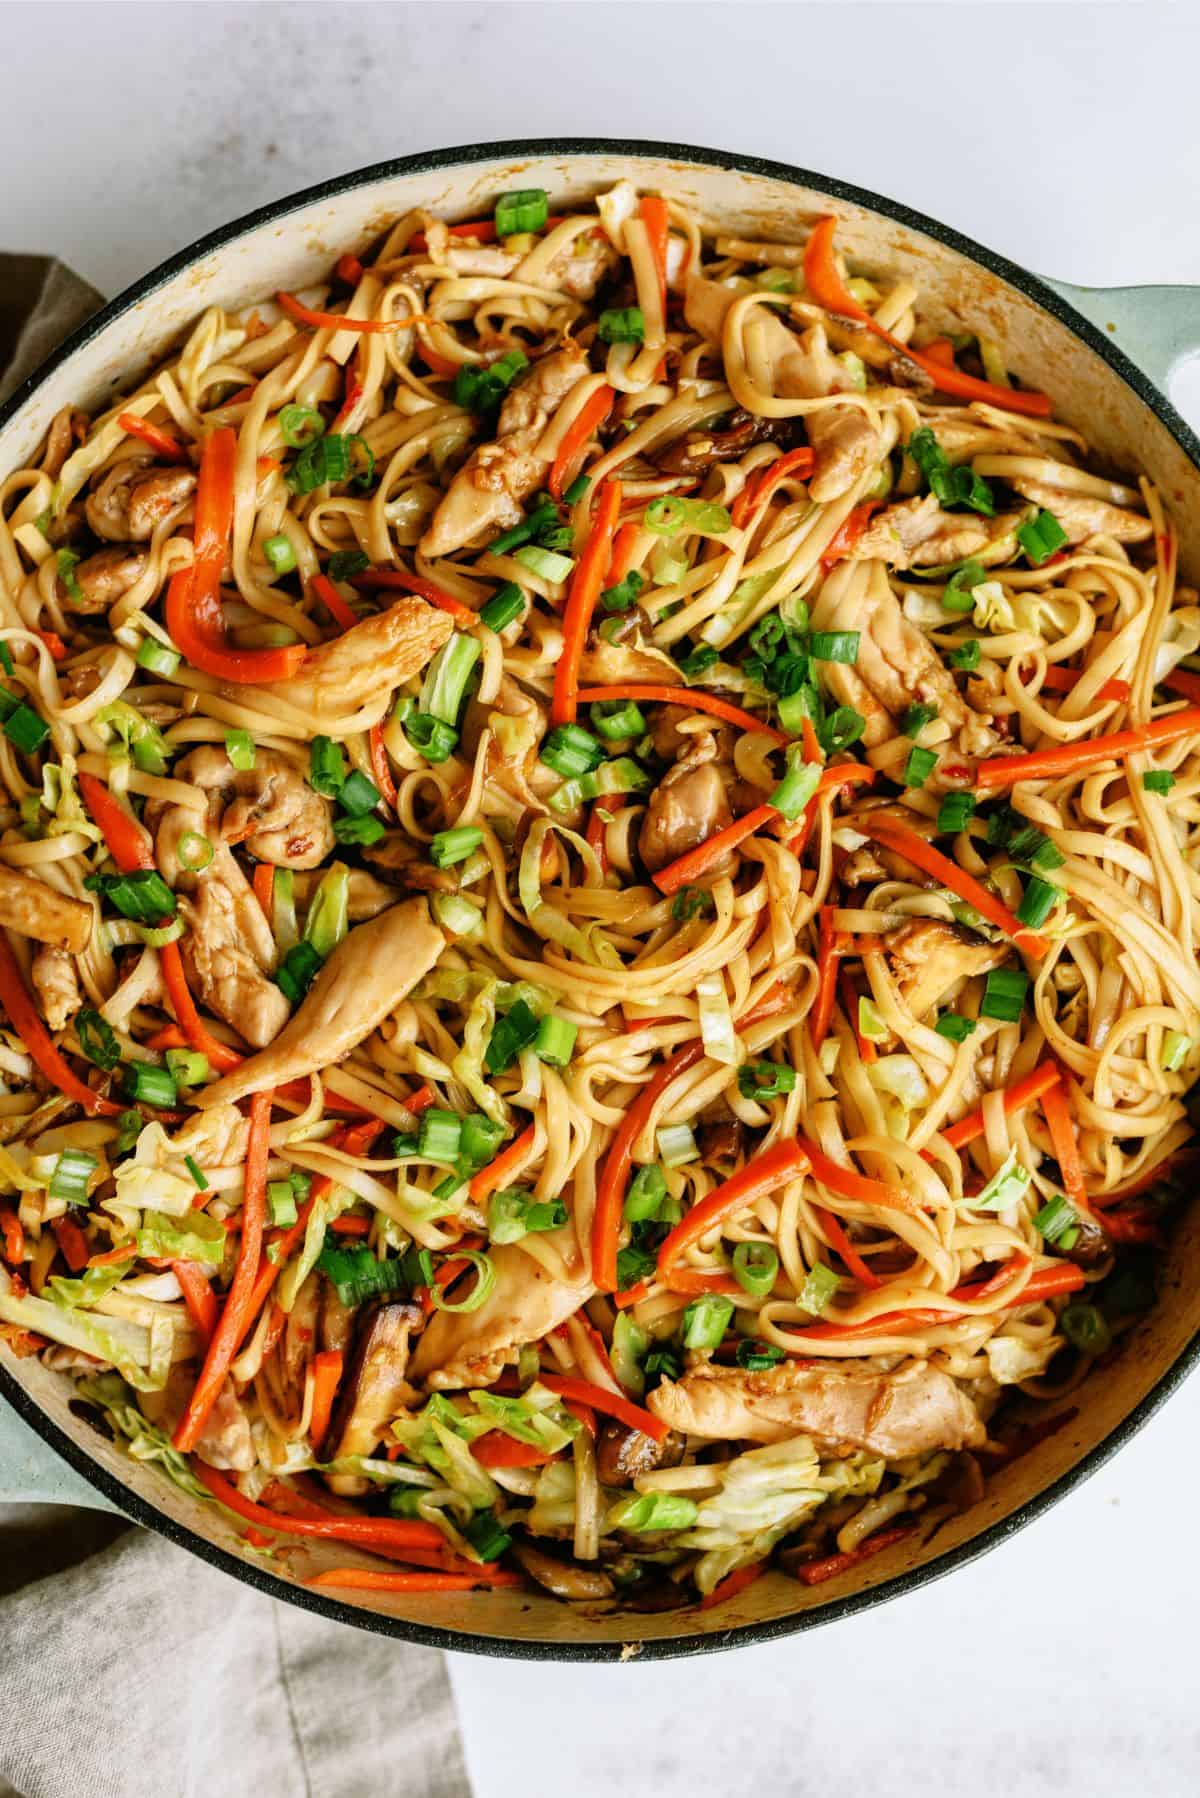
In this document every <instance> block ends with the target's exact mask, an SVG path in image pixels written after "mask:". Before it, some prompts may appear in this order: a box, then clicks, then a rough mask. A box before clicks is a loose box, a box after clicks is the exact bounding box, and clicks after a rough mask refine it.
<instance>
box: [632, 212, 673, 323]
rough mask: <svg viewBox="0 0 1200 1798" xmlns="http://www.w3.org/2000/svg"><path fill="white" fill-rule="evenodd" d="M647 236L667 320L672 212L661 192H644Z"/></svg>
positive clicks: (644, 216)
mask: <svg viewBox="0 0 1200 1798" xmlns="http://www.w3.org/2000/svg"><path fill="white" fill-rule="evenodd" d="M638 211H639V212H640V214H641V219H642V223H643V225H645V227H646V236H647V237H648V238H649V240H650V254H651V256H652V257H653V259H654V272H655V274H656V275H657V276H658V295H659V302H660V304H661V306H662V315H663V319H664V321H665V319H666V316H667V238H668V236H669V234H670V226H671V212H670V208H669V207H668V205H667V202H666V201H665V200H664V199H663V198H662V196H661V195H660V194H643V196H642V201H641V205H640V206H639V207H638Z"/></svg>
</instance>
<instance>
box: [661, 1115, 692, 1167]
mask: <svg viewBox="0 0 1200 1798" xmlns="http://www.w3.org/2000/svg"><path fill="white" fill-rule="evenodd" d="M655 1138H656V1140H657V1143H658V1152H659V1155H660V1156H661V1158H662V1162H663V1165H664V1167H683V1166H684V1164H685V1163H686V1162H689V1161H698V1160H699V1159H700V1150H699V1148H698V1147H697V1146H696V1138H695V1136H694V1135H693V1134H692V1126H691V1125H690V1124H660V1125H659V1126H658V1129H657V1130H656V1131H655Z"/></svg>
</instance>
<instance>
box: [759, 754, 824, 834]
mask: <svg viewBox="0 0 1200 1798" xmlns="http://www.w3.org/2000/svg"><path fill="white" fill-rule="evenodd" d="M820 779H821V767H820V763H819V762H804V761H801V760H800V759H799V758H798V757H797V756H796V753H795V751H794V750H789V751H788V771H787V773H786V774H785V775H784V777H783V779H782V780H781V781H780V783H779V785H778V786H777V787H776V788H775V790H774V792H773V793H771V794H770V795H769V797H768V800H767V803H768V804H769V805H773V806H774V807H775V810H776V811H777V812H779V813H781V814H782V816H783V817H785V818H786V819H787V820H788V822H789V823H792V824H794V823H795V822H796V820H797V819H798V818H799V817H800V816H801V814H802V813H803V811H804V808H805V806H806V805H807V804H808V802H809V800H810V799H811V798H812V796H813V794H814V793H815V792H816V790H817V787H818V785H819V783H820Z"/></svg>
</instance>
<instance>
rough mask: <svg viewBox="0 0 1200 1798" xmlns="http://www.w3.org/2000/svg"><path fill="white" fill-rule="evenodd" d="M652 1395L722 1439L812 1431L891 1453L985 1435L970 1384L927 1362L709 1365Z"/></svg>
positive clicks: (674, 1417) (680, 1419) (670, 1416)
mask: <svg viewBox="0 0 1200 1798" xmlns="http://www.w3.org/2000/svg"><path fill="white" fill-rule="evenodd" d="M646 1403H647V1405H648V1406H649V1408H650V1410H651V1411H653V1413H654V1415H655V1416H656V1417H660V1418H661V1419H662V1420H663V1422H664V1423H668V1424H670V1426H671V1428H672V1429H675V1430H686V1431H688V1432H689V1433H690V1434H692V1435H696V1436H708V1437H711V1438H713V1439H715V1440H717V1441H721V1442H737V1441H743V1440H744V1441H749V1442H784V1441H786V1440H787V1438H788V1437H790V1436H811V1437H812V1438H813V1441H814V1442H815V1443H816V1445H817V1446H818V1448H819V1449H820V1450H822V1451H823V1452H824V1451H832V1452H833V1453H839V1452H840V1453H846V1452H847V1451H849V1450H852V1449H863V1450H865V1451H866V1453H868V1454H873V1455H883V1456H885V1457H886V1458H887V1459H888V1460H902V1459H903V1458H904V1457H905V1456H906V1455H919V1454H927V1453H929V1452H930V1450H932V1449H937V1448H949V1449H959V1448H974V1447H977V1446H978V1445H979V1443H981V1442H982V1441H983V1440H984V1437H985V1435H986V1431H985V1430H984V1427H983V1424H982V1422H981V1421H980V1418H979V1414H978V1413H977V1411H976V1410H975V1407H974V1406H973V1405H972V1403H971V1401H970V1400H969V1399H968V1397H967V1396H966V1394H965V1392H963V1390H962V1388H961V1387H960V1386H958V1385H957V1384H956V1383H955V1381H954V1380H952V1379H951V1377H950V1375H949V1374H946V1373H941V1372H940V1371H939V1370H938V1369H937V1368H933V1367H928V1366H926V1365H925V1363H924V1362H920V1361H912V1362H909V1363H908V1364H907V1366H904V1367H901V1368H897V1369H896V1370H895V1371H894V1372H892V1373H877V1372H876V1371H875V1370H874V1369H873V1368H867V1367H851V1366H846V1365H843V1366H841V1367H839V1368H836V1369H826V1368H819V1367H815V1368H808V1367H801V1366H797V1365H796V1364H795V1363H794V1362H788V1361H785V1362H782V1363H781V1364H780V1365H779V1366H778V1367H772V1368H769V1369H768V1370H767V1371H766V1372H764V1373H743V1372H742V1371H741V1370H740V1369H732V1368H718V1367H700V1368H696V1369H695V1371H694V1372H692V1373H688V1374H685V1375H684V1376H683V1378H682V1379H681V1380H676V1381H674V1382H672V1381H670V1380H664V1381H663V1383H662V1385H661V1386H657V1387H656V1388H655V1389H654V1391H653V1392H651V1393H650V1394H649V1396H648V1397H647V1400H646Z"/></svg>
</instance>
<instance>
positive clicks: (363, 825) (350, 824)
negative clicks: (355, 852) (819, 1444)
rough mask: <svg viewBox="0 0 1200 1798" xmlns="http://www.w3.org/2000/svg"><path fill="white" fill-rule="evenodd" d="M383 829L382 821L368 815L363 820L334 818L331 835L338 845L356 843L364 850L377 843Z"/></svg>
mask: <svg viewBox="0 0 1200 1798" xmlns="http://www.w3.org/2000/svg"><path fill="white" fill-rule="evenodd" d="M385 829H386V826H385V825H384V822H383V819H382V818H375V817H372V816H371V815H370V814H369V813H368V815H367V816H366V817H365V818H335V819H334V821H333V834H334V836H335V837H336V838H337V840H338V842H339V843H356V844H360V845H361V846H363V847H364V848H366V847H369V846H370V845H371V844H372V843H377V842H378V841H379V839H380V837H381V836H383V835H384V832H385Z"/></svg>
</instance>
